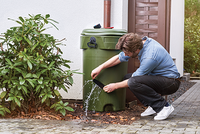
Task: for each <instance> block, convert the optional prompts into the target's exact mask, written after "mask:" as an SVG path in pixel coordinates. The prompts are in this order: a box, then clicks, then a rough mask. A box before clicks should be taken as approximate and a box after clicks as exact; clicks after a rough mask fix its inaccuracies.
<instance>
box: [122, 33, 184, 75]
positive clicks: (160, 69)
mask: <svg viewBox="0 0 200 134" xmlns="http://www.w3.org/2000/svg"><path fill="white" fill-rule="evenodd" d="M142 40H146V41H145V43H144V45H143V48H142V49H141V50H140V52H139V54H138V59H139V60H140V67H139V68H138V69H137V70H136V71H135V72H134V73H133V75H132V76H141V75H159V76H165V77H168V78H179V77H180V73H179V72H178V70H177V67H176V65H175V64H174V61H173V60H172V58H171V56H170V55H169V53H168V52H167V51H166V50H165V48H164V47H163V46H162V45H161V44H159V43H158V42H157V41H155V40H154V39H151V38H148V37H146V36H145V37H143V38H142ZM129 58H130V57H129V56H125V54H124V52H121V53H119V60H120V61H121V62H125V61H128V60H129Z"/></svg>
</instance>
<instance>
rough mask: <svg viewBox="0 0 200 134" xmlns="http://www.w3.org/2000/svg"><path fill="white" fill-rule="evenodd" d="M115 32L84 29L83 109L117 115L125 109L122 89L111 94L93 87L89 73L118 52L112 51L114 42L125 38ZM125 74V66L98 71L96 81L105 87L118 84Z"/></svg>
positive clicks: (121, 64) (117, 30) (121, 32)
mask: <svg viewBox="0 0 200 134" xmlns="http://www.w3.org/2000/svg"><path fill="white" fill-rule="evenodd" d="M126 33H127V32H126V31H125V30H119V29H85V30H83V31H82V33H81V49H83V73H84V75H83V103H84V105H83V106H84V109H85V110H90V111H100V112H101V111H119V110H124V109H125V99H126V89H125V88H124V89H117V90H115V91H113V92H111V93H106V92H104V91H103V90H102V89H101V88H100V87H98V86H96V85H95V84H94V82H93V81H92V78H91V72H92V70H93V69H95V68H96V67H97V66H99V65H100V64H102V63H104V62H105V61H107V60H108V59H110V58H111V57H113V56H114V55H117V54H119V53H120V52H121V51H120V50H117V49H115V45H116V44H117V42H118V39H119V38H120V37H121V36H122V35H124V34H126ZM126 73H127V63H126V62H123V63H120V64H118V65H116V66H114V67H110V68H107V69H104V70H102V71H101V73H100V74H99V75H98V76H97V77H96V79H97V80H99V81H100V82H102V83H103V84H105V85H107V84H109V83H115V82H120V81H122V80H123V77H124V75H125V74H126Z"/></svg>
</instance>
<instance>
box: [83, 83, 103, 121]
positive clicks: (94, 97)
mask: <svg viewBox="0 0 200 134" xmlns="http://www.w3.org/2000/svg"><path fill="white" fill-rule="evenodd" d="M90 83H91V86H92V87H91V91H90V92H89V93H88V95H87V97H86V98H87V99H85V101H84V102H83V103H84V106H85V115H86V117H87V113H88V107H89V105H93V104H94V103H95V101H98V100H99V95H100V93H101V91H102V89H100V87H99V86H97V85H96V84H95V83H93V80H88V81H86V82H85V84H84V86H85V85H87V84H90ZM95 89H96V90H95ZM94 91H95V92H94ZM93 93H95V95H94V96H93V97H92V98H91V96H92V94H93ZM91 99H92V100H93V101H90V100H91ZM91 102H92V104H91ZM93 106H94V108H95V105H93Z"/></svg>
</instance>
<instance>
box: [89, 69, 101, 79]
mask: <svg viewBox="0 0 200 134" xmlns="http://www.w3.org/2000/svg"><path fill="white" fill-rule="evenodd" d="M100 72H101V68H100V67H97V68H95V69H94V70H92V72H91V77H92V79H95V78H96V77H97V76H98V75H99V73H100Z"/></svg>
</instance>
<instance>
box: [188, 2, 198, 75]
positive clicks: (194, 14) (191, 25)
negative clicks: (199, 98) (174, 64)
mask: <svg viewBox="0 0 200 134" xmlns="http://www.w3.org/2000/svg"><path fill="white" fill-rule="evenodd" d="M198 14H200V2H199V1H198V0H185V29H184V30H185V31H184V69H185V70H186V72H189V73H192V72H199V71H200V24H199V21H200V16H199V15H198Z"/></svg>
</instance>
